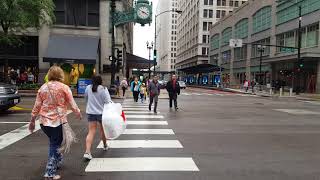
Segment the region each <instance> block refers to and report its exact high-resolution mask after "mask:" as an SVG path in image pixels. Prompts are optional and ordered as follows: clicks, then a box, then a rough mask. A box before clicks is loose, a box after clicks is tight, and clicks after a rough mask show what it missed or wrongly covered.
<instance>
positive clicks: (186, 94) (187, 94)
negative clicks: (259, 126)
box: [181, 93, 191, 96]
mask: <svg viewBox="0 0 320 180" xmlns="http://www.w3.org/2000/svg"><path fill="white" fill-rule="evenodd" d="M181 94H182V95H185V96H190V95H191V94H189V93H181Z"/></svg>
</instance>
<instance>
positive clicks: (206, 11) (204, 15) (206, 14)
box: [203, 9, 208, 18]
mask: <svg viewBox="0 0 320 180" xmlns="http://www.w3.org/2000/svg"><path fill="white" fill-rule="evenodd" d="M203 17H204V18H207V17H208V9H204V10H203Z"/></svg>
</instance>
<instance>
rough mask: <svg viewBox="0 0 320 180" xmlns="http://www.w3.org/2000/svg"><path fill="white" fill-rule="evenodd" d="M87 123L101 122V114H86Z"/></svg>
mask: <svg viewBox="0 0 320 180" xmlns="http://www.w3.org/2000/svg"><path fill="white" fill-rule="evenodd" d="M87 118H88V121H89V122H99V123H101V122H102V114H87Z"/></svg>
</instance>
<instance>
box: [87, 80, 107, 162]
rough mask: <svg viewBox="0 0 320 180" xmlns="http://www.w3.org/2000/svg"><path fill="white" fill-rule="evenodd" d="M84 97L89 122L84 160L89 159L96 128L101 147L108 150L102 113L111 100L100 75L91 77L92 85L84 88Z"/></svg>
mask: <svg viewBox="0 0 320 180" xmlns="http://www.w3.org/2000/svg"><path fill="white" fill-rule="evenodd" d="M85 98H86V103H87V108H86V113H87V117H88V122H89V132H88V135H87V138H86V152H85V154H84V155H83V158H84V159H85V160H91V159H92V155H91V146H92V142H93V139H94V136H95V134H96V129H97V128H98V129H99V132H100V136H101V140H102V142H103V149H104V150H105V151H106V150H108V145H107V138H106V136H105V133H104V130H103V127H102V113H103V108H104V104H106V103H109V102H112V101H111V97H110V94H109V91H108V89H107V88H105V87H103V86H102V78H101V76H94V77H93V78H92V85H89V86H87V88H86V91H85Z"/></svg>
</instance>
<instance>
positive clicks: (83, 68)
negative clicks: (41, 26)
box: [43, 35, 99, 93]
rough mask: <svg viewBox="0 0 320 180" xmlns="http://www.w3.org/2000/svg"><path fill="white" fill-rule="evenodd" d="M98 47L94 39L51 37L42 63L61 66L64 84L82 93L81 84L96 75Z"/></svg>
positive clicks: (96, 40)
mask: <svg viewBox="0 0 320 180" xmlns="http://www.w3.org/2000/svg"><path fill="white" fill-rule="evenodd" d="M98 45H99V38H96V37H88V36H67V35H52V36H51V37H50V39H49V44H48V48H47V52H46V55H45V57H44V58H43V61H44V62H48V63H50V65H54V64H55V65H59V66H61V68H62V69H63V70H64V73H65V82H64V83H65V84H67V85H69V86H70V87H71V88H72V89H73V90H74V91H76V92H78V93H82V91H83V90H81V89H83V88H84V87H83V84H85V85H86V84H88V83H87V82H89V81H86V79H91V77H92V75H94V74H95V73H96V63H97V59H99V48H98ZM79 80H80V81H81V83H79V82H80V81H79ZM84 82H85V83H84ZM79 84H80V85H81V87H80V86H79ZM79 87H80V89H79ZM78 90H80V91H78Z"/></svg>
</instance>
